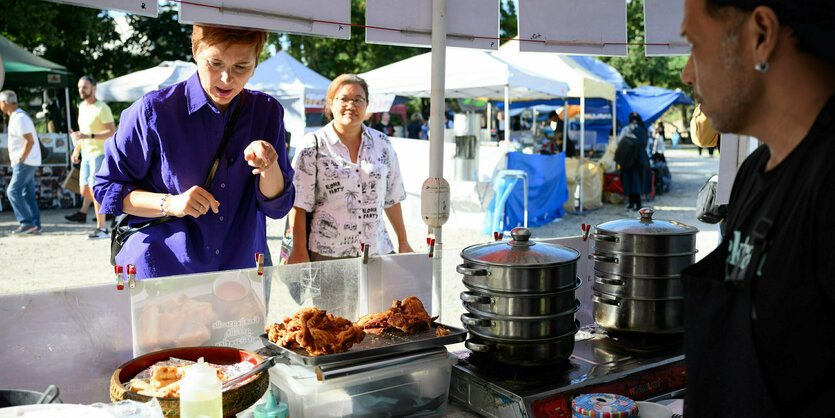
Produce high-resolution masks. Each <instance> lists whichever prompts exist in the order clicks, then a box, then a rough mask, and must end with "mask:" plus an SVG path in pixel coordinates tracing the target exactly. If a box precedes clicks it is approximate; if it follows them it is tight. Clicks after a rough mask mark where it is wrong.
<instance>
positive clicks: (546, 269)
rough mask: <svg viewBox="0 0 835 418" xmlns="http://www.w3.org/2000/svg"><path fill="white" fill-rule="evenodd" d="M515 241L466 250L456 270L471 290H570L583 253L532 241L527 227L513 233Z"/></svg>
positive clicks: (525, 291)
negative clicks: (462, 261) (578, 261)
mask: <svg viewBox="0 0 835 418" xmlns="http://www.w3.org/2000/svg"><path fill="white" fill-rule="evenodd" d="M510 234H511V236H513V240H512V241H509V242H505V241H499V242H492V243H487V244H476V245H471V246H469V247H467V248H464V249H463V250H462V251H461V258H462V259H464V263H462V264H460V265H459V266H458V268H457V269H456V271H458V273H460V274H463V275H464V279H463V280H464V284H466V285H467V286H468V287H470V288H476V289H481V290H487V291H493V292H511V293H550V292H556V291H560V290H564V289H568V288H571V287H573V286H574V285H575V279H576V277H577V260H578V259H579V258H580V253H579V252H577V251H576V250H574V249H572V248H568V247H564V246H562V245H554V244H546V243H541V242H534V241H531V240H530V236H531V232H530V231H529V230H528V229H526V228H515V229H513V231H511V233H510Z"/></svg>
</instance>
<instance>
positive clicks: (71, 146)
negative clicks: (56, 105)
mask: <svg viewBox="0 0 835 418" xmlns="http://www.w3.org/2000/svg"><path fill="white" fill-rule="evenodd" d="M67 78H68V79H69V77H67ZM64 101H65V102H66V106H64V107H65V108H66V111H67V132H65V133H66V134H67V161H66V163H67V166H68V167H69V165H70V163H71V161H70V160H71V157H70V156H71V155H72V151H73V149H75V144H73V143H72V135H71V134H70V127H71V126H72V125H71V119H72V116H70V88H69V87H64ZM75 196H76V193H73V194H72V204H73V206H75V203H76V202H75Z"/></svg>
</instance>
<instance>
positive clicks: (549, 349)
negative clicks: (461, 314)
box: [464, 323, 579, 367]
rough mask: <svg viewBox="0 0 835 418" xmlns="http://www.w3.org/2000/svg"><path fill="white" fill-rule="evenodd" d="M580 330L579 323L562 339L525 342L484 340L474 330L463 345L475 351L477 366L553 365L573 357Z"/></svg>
mask: <svg viewBox="0 0 835 418" xmlns="http://www.w3.org/2000/svg"><path fill="white" fill-rule="evenodd" d="M578 328H579V323H575V326H574V328H573V329H572V330H571V331H569V332H567V333H565V334H563V335H560V336H559V337H556V338H547V339H540V340H526V341H524V342H519V341H508V340H502V339H494V338H488V337H482V336H481V335H479V334H477V333H475V332H472V331H471V332H470V333H471V334H472V336H471V338H469V339H468V340H467V341H466V342H464V346H465V347H467V348H468V349H470V350H472V354H471V355H470V359H471V360H472V361H473V362H475V363H481V364H489V365H500V366H502V365H504V366H512V367H543V366H552V365H556V364H560V363H562V362H564V361H566V360H568V358H569V357H570V356H571V352H572V351H574V334H576V333H577V329H578Z"/></svg>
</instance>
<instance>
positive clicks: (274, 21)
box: [180, 0, 351, 39]
mask: <svg viewBox="0 0 835 418" xmlns="http://www.w3.org/2000/svg"><path fill="white" fill-rule="evenodd" d="M180 23H185V24H193V23H203V24H210V25H219V26H235V27H242V28H253V29H260V30H266V31H270V32H292V33H298V34H302V35H315V36H324V37H328V38H339V39H350V38H351V26H350V23H351V0H305V1H300V2H296V1H265V0H200V2H199V3H198V2H194V3H186V2H182V3H180Z"/></svg>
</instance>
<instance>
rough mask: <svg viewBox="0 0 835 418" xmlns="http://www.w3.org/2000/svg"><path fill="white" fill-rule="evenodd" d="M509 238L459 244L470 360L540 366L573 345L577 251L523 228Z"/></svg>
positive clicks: (562, 358)
mask: <svg viewBox="0 0 835 418" xmlns="http://www.w3.org/2000/svg"><path fill="white" fill-rule="evenodd" d="M511 235H512V237H513V240H512V241H509V242H507V241H498V242H493V243H487V244H476V245H472V246H469V247H467V248H465V249H464V250H462V251H461V258H463V259H464V263H463V264H461V265H459V266H458V268H457V271H458V272H459V273H461V274H463V275H464V278H463V282H464V286H466V287H467V289H468V290H467V291H464V292H462V293H461V300H462V301H463V304H464V308H465V309H466V310H467V313H464V314H463V315H461V322H463V323H464V326H465V327H466V328H467V330H468V331H469V333H470V338H469V339H468V340H467V341H466V342H465V345H466V347H467V348H469V349H470V350H472V352H473V353H472V355H471V356H470V359H471V360H472V361H473V362H474V363H476V364H482V365H497V366H511V367H541V366H553V365H556V364H560V363H563V362H564V361H566V360H567V359H568V357H569V356H570V355H571V352H572V350H573V349H574V334H576V333H577V328H578V324H577V322H576V321H575V318H574V314H575V313H576V312H577V310H578V309H579V308H580V302H579V301H578V300H577V299H576V298H575V291H576V289H577V288H578V287H579V286H580V279H579V278H578V277H577V260H578V259H579V258H580V253H579V252H577V251H576V250H574V249H572V248H568V247H564V246H561V245H553V244H547V243H541V242H534V241H531V240H530V236H531V232H530V231H529V230H528V229H525V228H516V229H514V230H513V231H511Z"/></svg>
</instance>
